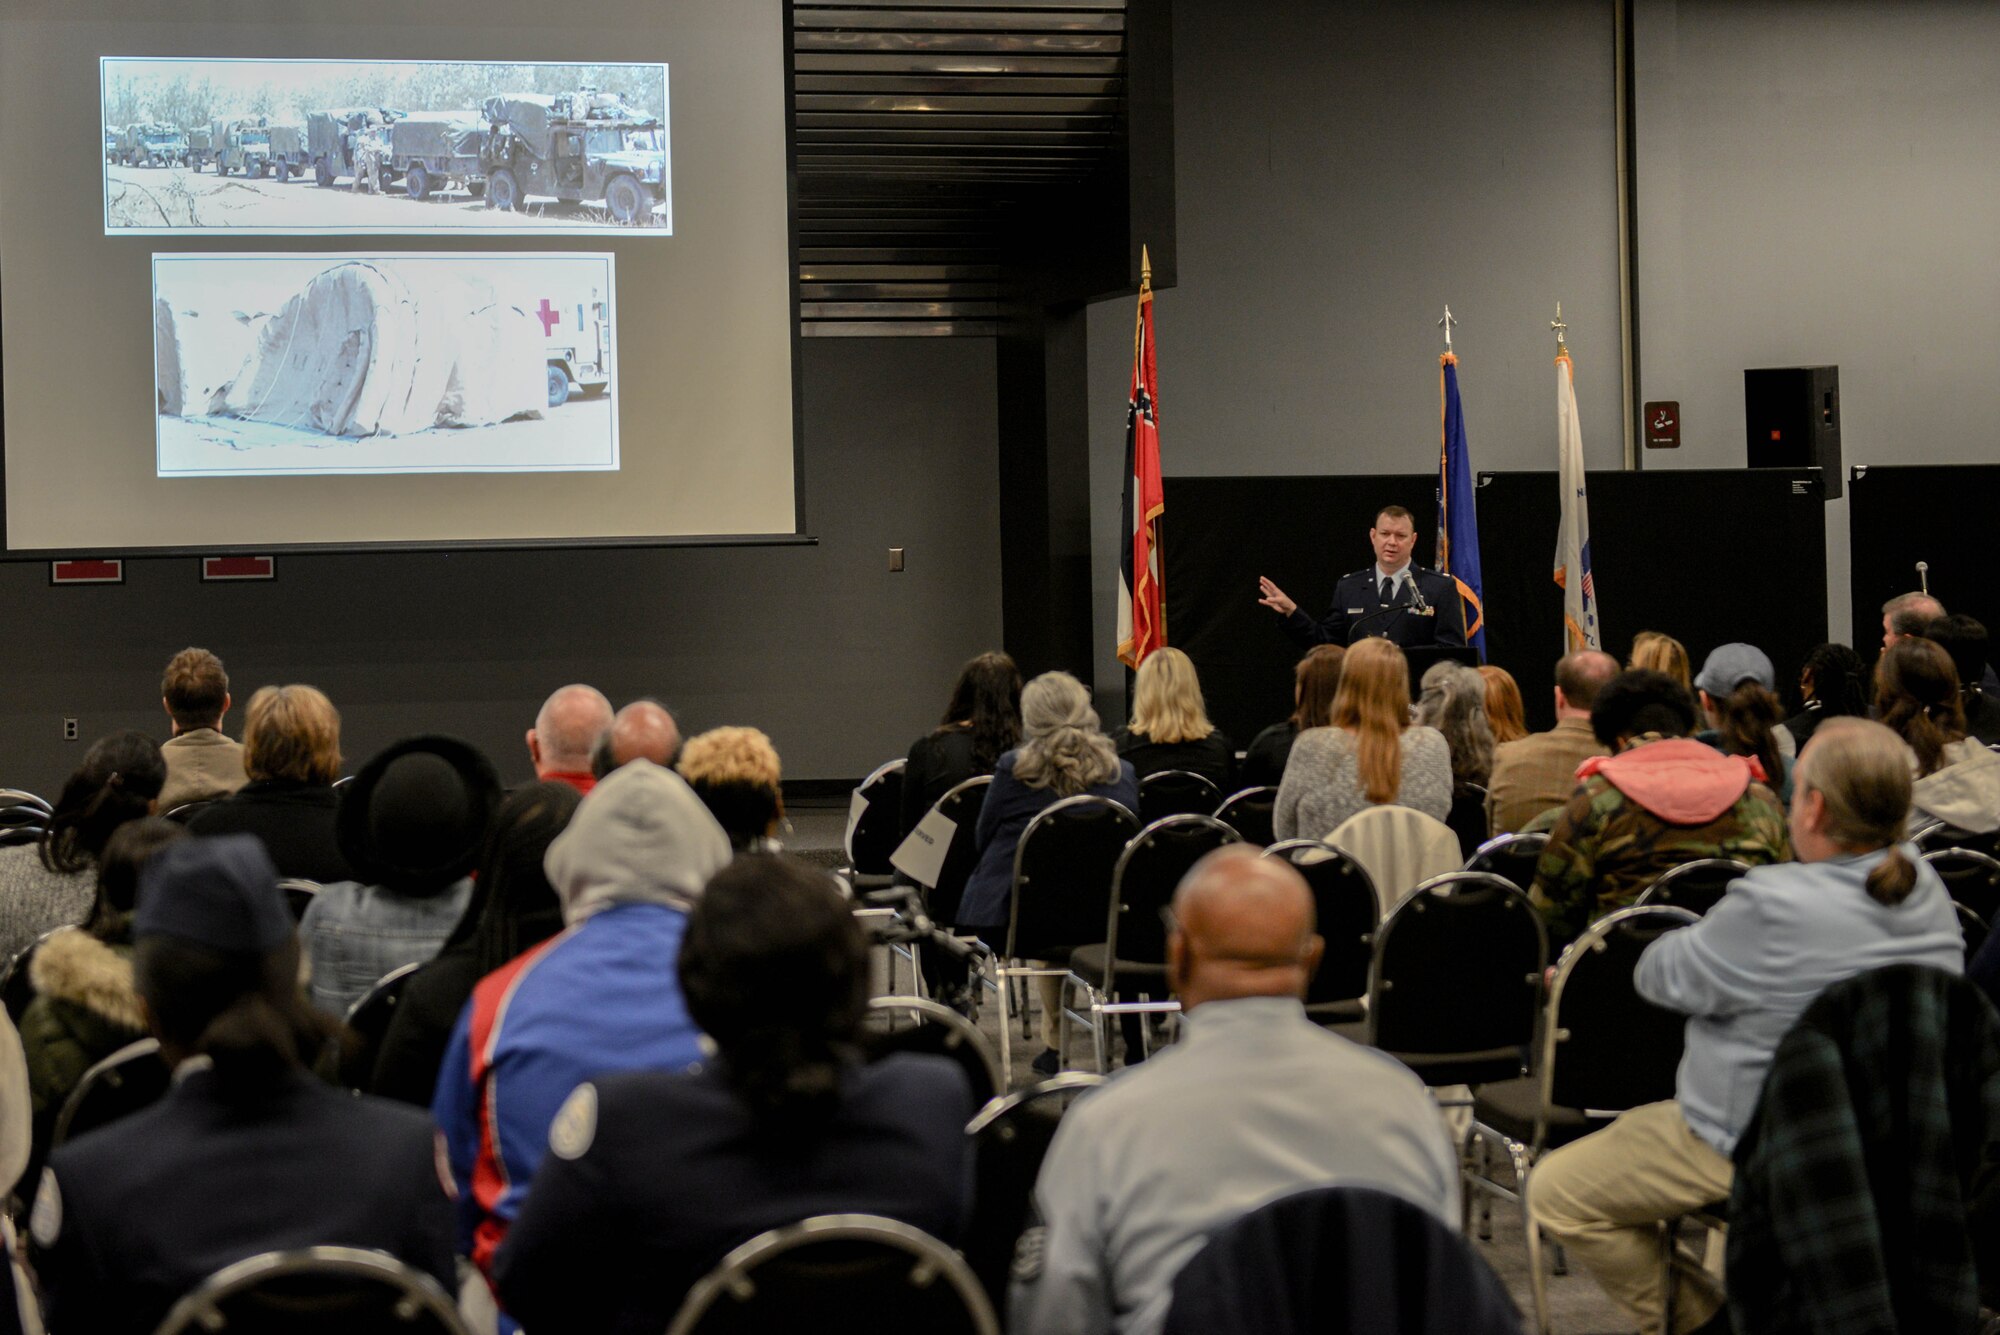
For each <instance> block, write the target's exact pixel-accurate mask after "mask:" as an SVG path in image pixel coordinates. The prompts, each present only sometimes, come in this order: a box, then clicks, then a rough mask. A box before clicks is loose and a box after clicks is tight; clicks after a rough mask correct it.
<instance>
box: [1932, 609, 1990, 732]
mask: <svg viewBox="0 0 2000 1335" xmlns="http://www.w3.org/2000/svg"><path fill="white" fill-rule="evenodd" d="M1924 638H1925V639H1927V640H1929V641H1931V642H1932V643H1934V644H1936V645H1938V646H1939V647H1940V648H1942V649H1943V650H1944V651H1945V653H1946V654H1948V655H1950V657H1951V665H1952V668H1953V670H1954V671H1956V672H1957V674H1958V702H1959V706H1960V707H1961V708H1962V709H1963V710H1964V711H1965V733H1966V736H1968V737H1972V738H1975V739H1976V740H1977V741H1978V742H1979V744H1980V745H1981V746H1991V745H1993V744H1994V743H1995V742H2000V699H1995V698H1994V697H1993V696H1991V695H1988V694H1987V693H1986V692H1985V690H1983V689H1982V688H1981V686H1980V679H1981V678H1982V677H1983V676H1984V675H1985V674H1986V666H1987V664H1986V627H1985V626H1983V625H1981V624H1980V623H1979V622H1978V621H1976V620H1974V619H1973V618H1972V617H1969V616H1966V615H1965V614H1964V613H1959V614H1958V615H1956V616H1948V617H1939V618H1938V619H1937V620H1935V621H1933V622H1931V623H1930V624H1929V625H1927V626H1925V627H1924Z"/></svg>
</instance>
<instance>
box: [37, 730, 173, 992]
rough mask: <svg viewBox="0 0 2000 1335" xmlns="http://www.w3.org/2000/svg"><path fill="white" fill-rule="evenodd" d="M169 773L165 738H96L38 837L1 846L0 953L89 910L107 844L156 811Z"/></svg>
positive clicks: (78, 918) (135, 734)
mask: <svg viewBox="0 0 2000 1335" xmlns="http://www.w3.org/2000/svg"><path fill="white" fill-rule="evenodd" d="M166 781H167V762H166V761H164V760H162V759H161V758H160V744H159V743H158V742H156V741H154V740H153V739H152V738H150V737H148V736H146V735H145V734H144V733H140V732H116V733H113V734H111V735H110V736H109V737H105V738H102V739H100V740H99V741H97V742H94V743H92V745H91V748H90V749H89V750H88V751H86V752H84V753H83V763H82V764H81V765H78V766H77V767H76V772H75V773H74V774H72V775H70V776H69V780H68V782H66V783H64V784H63V787H62V793H61V794H60V795H59V796H58V797H57V798H56V800H55V814H54V815H52V816H51V817H50V818H49V825H48V829H47V830H46V831H44V832H43V834H42V837H41V839H40V841H39V842H37V843H34V844H20V845H16V846H15V847H13V848H0V960H9V959H12V958H13V957H14V956H16V955H18V954H19V953H20V952H21V951H23V950H25V949H27V948H28V947H29V946H30V945H32V944H34V942H35V940H36V938H38V937H40V936H41V935H42V934H43V933H45V932H50V931H53V930H54V929H56V928H58V927H68V926H72V925H74V924H76V923H80V922H82V921H83V920H84V919H85V918H86V917H88V916H89V915H90V911H91V906H92V905H93V904H94V903H95V902H96V900H97V877H96V874H95V870H94V869H95V868H96V866H97V860H98V858H99V857H101V856H102V855H103V853H104V846H105V844H107V843H109V842H110V840H111V835H112V833H113V832H114V831H116V830H117V829H118V827H119V826H121V825H123V824H124V823H125V822H126V821H130V820H137V819H139V817H141V816H149V815H151V814H152V813H153V811H154V809H155V807H156V806H157V805H158V802H159V796H160V788H161V786H162V785H163V784H165V783H166Z"/></svg>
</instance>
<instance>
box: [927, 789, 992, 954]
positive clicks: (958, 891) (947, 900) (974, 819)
mask: <svg viewBox="0 0 2000 1335" xmlns="http://www.w3.org/2000/svg"><path fill="white" fill-rule="evenodd" d="M992 786H993V776H992V775H991V774H979V775H974V776H973V777H972V778H970V779H967V780H966V781H965V782H964V783H961V784H957V785H955V786H954V787H953V788H952V789H951V791H949V792H947V793H946V794H945V795H944V796H943V797H940V798H939V799H938V800H937V804H936V805H935V806H933V807H932V808H931V810H932V811H933V812H935V813H938V814H940V815H942V816H944V817H945V818H946V819H948V820H950V821H951V822H952V823H953V829H952V835H951V846H950V847H949V848H947V849H945V854H944V862H943V863H942V864H941V865H940V866H939V867H938V879H937V884H936V885H933V886H931V887H929V888H928V891H927V893H926V894H925V895H924V911H925V912H926V913H928V914H930V916H931V921H932V922H935V923H937V924H938V925H939V926H940V927H950V926H952V925H953V924H955V923H956V922H957V921H958V902H959V900H960V899H961V898H963V897H964V895H965V881H966V878H967V877H968V876H970V875H972V869H973V867H975V866H976V865H978V862H979V813H980V812H981V811H983V810H984V809H985V807H986V792H987V790H988V789H989V788H991V787H992ZM926 819H928V817H927V818H926Z"/></svg>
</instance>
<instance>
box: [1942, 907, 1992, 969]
mask: <svg viewBox="0 0 2000 1335" xmlns="http://www.w3.org/2000/svg"><path fill="white" fill-rule="evenodd" d="M1951 907H1952V911H1953V912H1954V913H1956V914H1957V915H1958V932H1959V935H1960V936H1962V937H1964V938H1965V958H1966V959H1967V960H1968V961H1970V960H1971V959H1972V957H1973V956H1974V955H1977V954H1978V953H1979V948H1980V947H1981V946H1983V945H1985V944H1986V938H1987V937H1989V936H1991V935H1992V934H1993V924H1992V923H1990V922H1988V921H1986V919H1984V918H1982V917H1980V916H1979V915H1978V914H1977V913H1974V912H1973V911H1972V910H1971V909H1969V908H1967V907H1966V906H1965V905H1963V904H1961V903H1959V902H1958V901H1957V900H1953V901H1952V905H1951Z"/></svg>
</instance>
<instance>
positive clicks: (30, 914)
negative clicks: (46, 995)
mask: <svg viewBox="0 0 2000 1335" xmlns="http://www.w3.org/2000/svg"><path fill="white" fill-rule="evenodd" d="M96 902H97V873H96V872H95V870H93V869H92V868H89V867H86V868H84V869H83V870H82V871H73V872H59V871H50V870H49V869H48V868H47V867H44V866H43V865H42V854H41V850H40V849H39V848H37V847H36V846H35V845H33V844H17V845H15V846H14V847H12V848H0V965H4V964H5V963H6V962H7V961H8V960H10V959H12V958H14V956H15V955H17V954H19V953H20V952H21V951H23V950H25V949H26V948H27V947H29V946H31V945H33V944H34V943H35V939H36V938H37V937H39V936H41V935H42V934H43V933H44V932H52V931H54V930H55V929H56V928H58V927H69V926H73V925H75V924H76V923H80V922H82V921H83V920H84V919H85V918H88V917H89V916H90V909H91V905H93V904H95V903H96Z"/></svg>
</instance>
